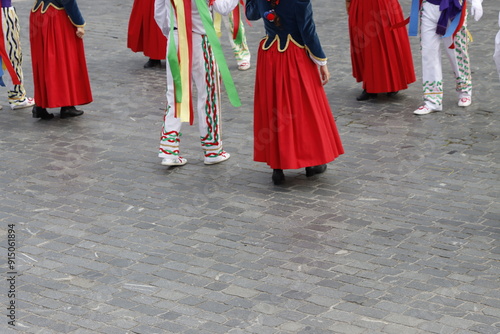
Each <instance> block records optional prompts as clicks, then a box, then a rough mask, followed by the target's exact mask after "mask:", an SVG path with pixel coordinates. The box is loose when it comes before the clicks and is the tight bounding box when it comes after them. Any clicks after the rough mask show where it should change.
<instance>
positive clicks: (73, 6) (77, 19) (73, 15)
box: [33, 0, 85, 27]
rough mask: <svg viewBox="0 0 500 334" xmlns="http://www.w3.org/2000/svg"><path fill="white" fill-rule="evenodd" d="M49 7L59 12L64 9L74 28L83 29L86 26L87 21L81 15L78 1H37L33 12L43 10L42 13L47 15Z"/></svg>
mask: <svg viewBox="0 0 500 334" xmlns="http://www.w3.org/2000/svg"><path fill="white" fill-rule="evenodd" d="M49 6H53V7H54V8H56V9H58V10H62V9H64V10H65V11H66V14H68V16H69V19H70V20H71V23H73V25H74V26H76V27H83V26H84V25H85V20H84V19H83V16H82V13H80V9H79V8H78V4H77V3H76V0H36V1H35V5H34V6H33V12H36V11H37V10H41V11H42V13H45V12H46V11H47V8H49Z"/></svg>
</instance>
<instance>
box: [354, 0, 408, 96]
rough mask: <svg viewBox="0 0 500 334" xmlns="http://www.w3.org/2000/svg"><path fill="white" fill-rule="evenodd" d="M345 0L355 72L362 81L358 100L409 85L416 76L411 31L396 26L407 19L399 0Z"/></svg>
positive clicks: (395, 90)
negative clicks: (348, 4) (347, 3)
mask: <svg viewBox="0 0 500 334" xmlns="http://www.w3.org/2000/svg"><path fill="white" fill-rule="evenodd" d="M346 1H347V2H350V6H349V12H348V14H349V37H350V43H351V63H352V75H353V77H354V78H356V81H357V82H362V83H363V93H362V94H361V95H360V96H359V97H358V98H357V100H358V101H362V100H367V99H369V98H373V97H375V96H376V94H377V93H392V94H395V93H396V92H398V91H400V90H403V89H407V88H408V85H409V84H411V83H412V82H415V80H416V78H415V69H414V67H413V59H412V54H411V48H410V41H409V39H408V32H407V31H406V29H405V27H398V28H393V26H394V25H395V24H396V23H398V22H401V21H403V20H404V17H403V11H402V9H401V6H400V5H399V2H398V0H346ZM389 95H391V94H389Z"/></svg>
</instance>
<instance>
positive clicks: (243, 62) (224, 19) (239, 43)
mask: <svg viewBox="0 0 500 334" xmlns="http://www.w3.org/2000/svg"><path fill="white" fill-rule="evenodd" d="M241 1H242V0H241ZM222 23H224V26H225V27H226V28H227V29H229V33H230V34H229V43H230V44H231V48H232V50H233V54H234V58H236V63H237V64H238V70H240V71H246V70H248V69H250V58H251V54H250V50H249V49H248V44H247V38H246V36H245V26H244V25H243V21H242V19H241V10H240V6H239V5H237V6H236V7H235V8H234V9H233V10H232V11H231V13H229V15H227V16H224V15H220V14H219V13H214V25H215V31H216V32H217V36H219V38H220V37H221V36H222V29H221V26H222Z"/></svg>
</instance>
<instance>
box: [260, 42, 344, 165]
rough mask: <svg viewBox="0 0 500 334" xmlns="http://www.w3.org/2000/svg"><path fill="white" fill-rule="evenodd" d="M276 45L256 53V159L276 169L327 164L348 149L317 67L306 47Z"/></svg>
mask: <svg viewBox="0 0 500 334" xmlns="http://www.w3.org/2000/svg"><path fill="white" fill-rule="evenodd" d="M277 44H278V43H274V45H273V46H271V48H269V49H268V50H262V42H261V46H260V47H259V52H258V55H257V69H256V81H255V101H254V160H255V161H259V162H265V163H267V164H268V165H269V166H270V167H271V168H273V169H297V168H303V167H310V166H316V165H321V164H325V163H328V162H330V161H333V160H334V159H335V158H337V157H338V156H339V155H340V154H342V153H344V149H343V148H342V143H341V140H340V136H339V134H338V131H337V127H336V125H335V121H334V119H333V115H332V111H331V109H330V105H329V103H328V99H327V97H326V94H325V90H324V88H323V86H322V84H321V79H320V76H319V72H318V66H317V65H316V64H314V63H313V62H312V61H311V59H310V58H309V56H308V55H307V53H306V51H305V49H303V48H300V47H298V46H297V45H295V44H294V43H289V45H288V48H287V50H286V51H285V52H279V51H278V50H277Z"/></svg>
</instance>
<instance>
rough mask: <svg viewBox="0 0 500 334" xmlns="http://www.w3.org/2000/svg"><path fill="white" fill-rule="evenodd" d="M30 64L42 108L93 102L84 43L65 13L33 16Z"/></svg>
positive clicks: (38, 103)
mask: <svg viewBox="0 0 500 334" xmlns="http://www.w3.org/2000/svg"><path fill="white" fill-rule="evenodd" d="M30 44H31V63H32V66H33V84H34V87H35V101H36V104H37V105H38V106H40V107H42V108H58V107H66V106H76V105H82V104H87V103H90V102H92V91H91V88H90V80H89V75H88V72H87V63H86V60H85V51H84V46H83V40H82V39H81V38H79V37H77V36H76V28H75V26H74V25H73V24H71V22H70V20H69V18H68V15H67V14H66V12H65V11H64V10H57V9H55V8H54V7H53V6H49V7H48V9H47V11H46V12H45V13H42V10H41V8H40V9H39V10H37V11H36V12H31V14H30Z"/></svg>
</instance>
